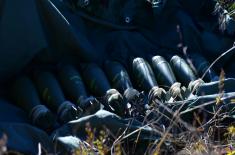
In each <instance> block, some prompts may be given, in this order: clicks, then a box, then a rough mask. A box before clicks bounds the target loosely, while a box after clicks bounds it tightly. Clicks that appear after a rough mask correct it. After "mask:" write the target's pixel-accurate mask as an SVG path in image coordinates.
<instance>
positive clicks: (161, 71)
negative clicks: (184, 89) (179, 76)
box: [152, 56, 177, 88]
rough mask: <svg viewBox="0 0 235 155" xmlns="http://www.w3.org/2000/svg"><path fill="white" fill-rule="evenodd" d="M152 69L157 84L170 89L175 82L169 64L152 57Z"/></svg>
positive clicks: (159, 57)
mask: <svg viewBox="0 0 235 155" xmlns="http://www.w3.org/2000/svg"><path fill="white" fill-rule="evenodd" d="M152 67H153V71H154V73H155V76H156V78H157V81H158V82H159V84H161V85H163V87H167V88H170V87H171V86H172V85H173V84H174V83H175V82H177V81H176V77H175V75H174V72H173V71H172V69H171V66H170V64H169V63H168V62H167V61H166V60H165V59H164V58H163V57H161V56H154V57H152Z"/></svg>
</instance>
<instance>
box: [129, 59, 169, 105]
mask: <svg viewBox="0 0 235 155" xmlns="http://www.w3.org/2000/svg"><path fill="white" fill-rule="evenodd" d="M132 71H133V74H134V78H135V80H136V83H137V85H138V86H139V87H140V88H141V89H143V90H144V91H145V92H149V94H148V100H149V102H150V103H151V102H152V101H153V100H159V99H160V100H165V94H166V92H165V90H164V89H162V88H159V86H158V83H157V81H156V78H155V76H154V72H153V70H152V68H151V67H150V65H149V63H148V62H147V61H145V60H144V59H143V58H135V59H134V60H133V62H132Z"/></svg>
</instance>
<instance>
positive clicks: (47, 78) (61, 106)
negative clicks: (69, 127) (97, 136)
mask: <svg viewBox="0 0 235 155" xmlns="http://www.w3.org/2000/svg"><path fill="white" fill-rule="evenodd" d="M34 79H35V83H36V85H37V89H38V91H39V93H40V95H41V98H42V100H43V101H44V102H45V103H46V104H47V106H48V107H49V108H50V109H51V110H53V111H55V112H57V115H58V118H59V121H60V122H61V123H66V122H68V121H71V120H74V119H76V118H77V117H78V116H79V115H80V114H81V112H82V110H81V109H79V108H76V106H75V105H74V104H73V103H71V102H70V101H67V100H66V99H65V97H64V94H63V92H62V90H61V88H60V85H59V83H58V81H57V80H56V78H55V77H54V75H53V74H52V73H50V72H47V71H44V72H39V73H38V74H35V77H34Z"/></svg>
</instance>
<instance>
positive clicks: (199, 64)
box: [190, 53, 219, 82]
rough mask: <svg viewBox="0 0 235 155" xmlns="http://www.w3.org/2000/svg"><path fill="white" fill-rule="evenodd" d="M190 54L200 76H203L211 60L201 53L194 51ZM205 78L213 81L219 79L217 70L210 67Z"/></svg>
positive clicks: (207, 80)
mask: <svg viewBox="0 0 235 155" xmlns="http://www.w3.org/2000/svg"><path fill="white" fill-rule="evenodd" d="M190 56H191V57H192V63H193V65H194V67H195V68H196V70H197V74H198V76H200V77H201V76H203V74H204V73H205V72H206V71H207V69H208V68H209V66H210V64H209V62H208V61H207V60H206V58H205V57H203V56H202V55H200V54H199V53H192V54H191V55H190ZM203 79H205V81H206V82H211V81H216V80H219V77H218V75H217V74H216V72H215V71H214V70H213V69H211V68H210V69H209V70H208V72H207V73H206V74H205V77H203Z"/></svg>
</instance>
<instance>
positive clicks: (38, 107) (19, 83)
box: [10, 76, 56, 130]
mask: <svg viewBox="0 0 235 155" xmlns="http://www.w3.org/2000/svg"><path fill="white" fill-rule="evenodd" d="M10 96H11V98H12V99H13V100H14V101H13V103H15V104H16V105H17V106H19V107H21V108H22V109H23V110H25V111H26V112H27V113H28V115H29V118H30V119H31V121H32V124H34V125H36V126H38V127H40V128H42V129H45V130H50V129H53V127H54V126H55V123H56V122H55V118H54V115H53V114H52V112H51V111H50V110H49V109H48V108H47V107H46V106H44V105H42V104H41V101H40V99H39V96H38V94H37V90H36V88H35V86H34V84H33V82H32V81H31V80H30V79H29V78H28V77H26V76H22V77H20V78H18V79H17V80H15V82H14V83H13V84H12V87H11V89H10Z"/></svg>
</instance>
